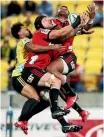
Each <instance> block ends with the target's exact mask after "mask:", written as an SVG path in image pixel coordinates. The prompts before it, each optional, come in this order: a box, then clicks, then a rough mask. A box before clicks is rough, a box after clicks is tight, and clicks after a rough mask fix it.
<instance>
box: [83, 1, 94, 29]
mask: <svg viewBox="0 0 104 137" xmlns="http://www.w3.org/2000/svg"><path fill="white" fill-rule="evenodd" d="M87 8H88V10H87V11H86V12H87V14H88V16H89V20H88V22H87V23H86V25H85V26H84V29H85V30H89V29H90V28H91V27H92V25H93V22H94V18H95V13H96V7H95V3H92V4H91V5H89V6H88V7H87Z"/></svg>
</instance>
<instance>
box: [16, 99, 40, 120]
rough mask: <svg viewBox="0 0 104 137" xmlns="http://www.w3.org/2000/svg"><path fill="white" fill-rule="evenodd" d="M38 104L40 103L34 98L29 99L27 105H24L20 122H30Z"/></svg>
mask: <svg viewBox="0 0 104 137" xmlns="http://www.w3.org/2000/svg"><path fill="white" fill-rule="evenodd" d="M37 104H38V101H36V100H35V99H33V98H30V99H28V100H27V101H26V102H25V104H24V105H23V108H22V111H21V115H20V117H19V119H18V120H19V121H28V119H29V118H30V115H31V114H32V111H33V109H34V107H35V106H36V105H37Z"/></svg>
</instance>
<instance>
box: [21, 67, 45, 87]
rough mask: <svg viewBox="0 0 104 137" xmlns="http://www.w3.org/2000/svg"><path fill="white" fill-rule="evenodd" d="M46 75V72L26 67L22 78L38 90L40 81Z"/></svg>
mask: <svg viewBox="0 0 104 137" xmlns="http://www.w3.org/2000/svg"><path fill="white" fill-rule="evenodd" d="M45 73H46V71H45V70H41V69H38V68H31V67H25V68H24V69H23V72H22V78H23V79H24V80H25V81H26V83H28V84H30V85H31V86H33V87H35V88H36V87H37V84H38V82H39V80H40V79H41V77H42V76H43V75H44V74H45Z"/></svg>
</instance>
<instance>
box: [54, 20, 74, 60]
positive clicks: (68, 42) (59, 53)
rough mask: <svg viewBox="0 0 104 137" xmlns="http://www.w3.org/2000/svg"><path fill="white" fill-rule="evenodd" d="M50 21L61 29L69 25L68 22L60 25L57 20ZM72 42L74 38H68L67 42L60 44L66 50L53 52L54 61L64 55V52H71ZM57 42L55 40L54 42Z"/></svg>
mask: <svg viewBox="0 0 104 137" xmlns="http://www.w3.org/2000/svg"><path fill="white" fill-rule="evenodd" d="M52 21H53V22H54V23H55V24H56V25H60V26H61V27H65V26H68V25H70V24H69V21H68V20H67V21H65V22H64V23H62V22H61V21H60V20H58V19H52ZM73 40H74V37H73V38H69V39H67V40H65V42H63V43H62V46H66V47H67V49H66V50H65V51H62V52H57V51H53V56H54V59H56V58H57V57H59V56H61V55H63V54H65V53H66V52H73V50H72V48H73V47H72V44H73ZM56 42H57V40H56Z"/></svg>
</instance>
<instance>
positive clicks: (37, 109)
mask: <svg viewBox="0 0 104 137" xmlns="http://www.w3.org/2000/svg"><path fill="white" fill-rule="evenodd" d="M49 106H50V104H49V101H46V100H44V99H41V100H40V102H39V103H38V104H37V105H36V106H35V107H34V109H33V110H32V113H31V115H30V117H28V120H29V119H30V118H31V117H32V116H34V115H36V114H37V113H39V112H41V111H43V110H44V109H46V108H47V107H49Z"/></svg>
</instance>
